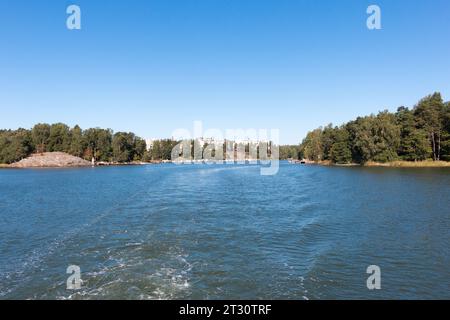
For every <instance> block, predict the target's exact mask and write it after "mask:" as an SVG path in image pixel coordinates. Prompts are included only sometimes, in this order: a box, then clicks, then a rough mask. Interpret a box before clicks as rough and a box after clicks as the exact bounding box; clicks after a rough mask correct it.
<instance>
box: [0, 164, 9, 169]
mask: <svg viewBox="0 0 450 320" xmlns="http://www.w3.org/2000/svg"><path fill="white" fill-rule="evenodd" d="M0 168H9V164H3V163H0Z"/></svg>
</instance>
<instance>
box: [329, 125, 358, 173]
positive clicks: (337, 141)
mask: <svg viewBox="0 0 450 320" xmlns="http://www.w3.org/2000/svg"><path fill="white" fill-rule="evenodd" d="M332 137H333V143H332V144H331V148H330V155H329V159H328V160H331V161H333V162H334V163H338V164H347V163H350V162H351V161H352V152H351V150H350V145H349V143H350V140H349V137H350V135H349V133H348V131H347V129H346V128H345V127H342V128H335V129H334V134H333V136H332Z"/></svg>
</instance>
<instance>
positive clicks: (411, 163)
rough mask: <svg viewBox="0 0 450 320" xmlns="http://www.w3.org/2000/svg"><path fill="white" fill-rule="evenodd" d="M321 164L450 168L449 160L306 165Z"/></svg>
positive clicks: (329, 163) (324, 162)
mask: <svg viewBox="0 0 450 320" xmlns="http://www.w3.org/2000/svg"><path fill="white" fill-rule="evenodd" d="M309 164H314V165H321V166H328V167H367V168H375V167H379V168H450V162H447V161H432V160H425V161H417V162H414V161H391V162H385V163H382V162H374V161H369V162H366V163H364V164H358V163H346V164H338V163H332V162H331V161H316V162H307V163H306V164H304V165H309Z"/></svg>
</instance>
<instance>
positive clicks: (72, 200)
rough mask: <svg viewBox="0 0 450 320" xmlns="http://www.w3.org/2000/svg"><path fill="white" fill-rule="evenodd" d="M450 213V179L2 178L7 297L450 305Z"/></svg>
mask: <svg viewBox="0 0 450 320" xmlns="http://www.w3.org/2000/svg"><path fill="white" fill-rule="evenodd" d="M449 208H450V170H448V169H390V168H332V167H318V166H297V165H288V164H286V163H283V164H282V165H281V168H280V172H279V173H278V175H276V176H261V175H260V170H259V167H258V166H248V165H247V166H233V165H223V166H219V165H191V166H175V165H170V164H166V165H155V166H138V167H108V168H88V169H59V170H1V171H0V299H13V298H32V299H110V298H119V299H120V298H125V299H230V298H235V299H263V298H267V299H325V298H328V299H355V298H362V299H371V298H408V299H409V298H447V299H448V298H450V293H449V291H448V288H449V287H450V269H449V266H450V252H449V250H448V248H449V247H450V233H449V230H450V210H449ZM372 264H375V265H379V266H380V267H381V270H382V290H379V291H369V290H368V289H367V287H366V279H367V277H368V275H367V274H366V268H367V267H368V266H369V265H372ZM69 265H78V266H80V267H81V275H82V280H83V285H82V289H81V290H79V291H68V290H66V280H67V277H68V276H69V275H67V274H66V268H67V267H68V266H69Z"/></svg>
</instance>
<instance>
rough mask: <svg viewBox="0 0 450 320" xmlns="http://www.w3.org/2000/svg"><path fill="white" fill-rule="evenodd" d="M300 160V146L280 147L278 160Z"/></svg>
mask: <svg viewBox="0 0 450 320" xmlns="http://www.w3.org/2000/svg"><path fill="white" fill-rule="evenodd" d="M287 159H294V160H298V159H300V146H298V145H297V146H280V160H287Z"/></svg>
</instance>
